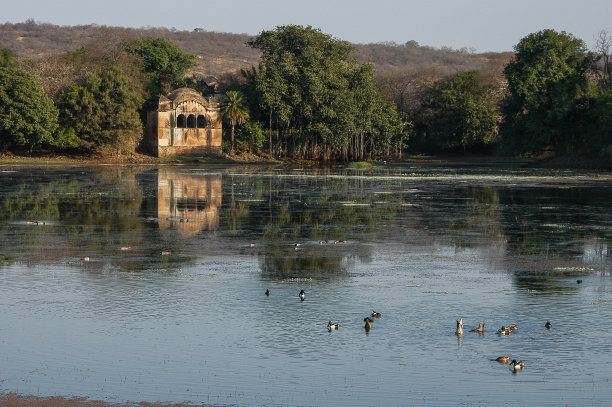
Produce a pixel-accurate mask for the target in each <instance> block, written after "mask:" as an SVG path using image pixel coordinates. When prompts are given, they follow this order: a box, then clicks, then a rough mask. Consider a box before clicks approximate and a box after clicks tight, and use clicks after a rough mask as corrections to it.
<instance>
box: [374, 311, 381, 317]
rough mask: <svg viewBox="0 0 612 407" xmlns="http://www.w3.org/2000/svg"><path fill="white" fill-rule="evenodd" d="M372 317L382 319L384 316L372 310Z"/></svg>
mask: <svg viewBox="0 0 612 407" xmlns="http://www.w3.org/2000/svg"><path fill="white" fill-rule="evenodd" d="M372 317H373V318H380V317H382V314H381V313H380V312H376V311H374V310H372Z"/></svg>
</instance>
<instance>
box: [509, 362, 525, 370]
mask: <svg viewBox="0 0 612 407" xmlns="http://www.w3.org/2000/svg"><path fill="white" fill-rule="evenodd" d="M509 367H510V370H511V371H512V372H513V373H514V372H516V371H517V370H523V367H525V364H524V363H523V362H521V361H519V362H517V361H516V359H512V361H511V362H510V366H509Z"/></svg>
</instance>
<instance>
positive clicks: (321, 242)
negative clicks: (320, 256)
mask: <svg viewBox="0 0 612 407" xmlns="http://www.w3.org/2000/svg"><path fill="white" fill-rule="evenodd" d="M319 243H320V244H327V240H321V241H320V242H319Z"/></svg>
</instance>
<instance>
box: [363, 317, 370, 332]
mask: <svg viewBox="0 0 612 407" xmlns="http://www.w3.org/2000/svg"><path fill="white" fill-rule="evenodd" d="M363 320H364V322H365V326H364V328H365V330H366V332H370V329H372V319H370V318H368V317H365V318H364V319H363Z"/></svg>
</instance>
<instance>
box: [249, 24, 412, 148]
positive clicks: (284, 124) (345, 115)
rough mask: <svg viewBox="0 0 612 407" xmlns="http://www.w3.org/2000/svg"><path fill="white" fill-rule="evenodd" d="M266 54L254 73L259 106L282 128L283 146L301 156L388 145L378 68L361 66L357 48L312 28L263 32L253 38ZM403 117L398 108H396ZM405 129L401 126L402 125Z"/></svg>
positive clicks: (253, 43)
mask: <svg viewBox="0 0 612 407" xmlns="http://www.w3.org/2000/svg"><path fill="white" fill-rule="evenodd" d="M248 44H249V45H250V46H251V47H253V48H256V49H259V50H260V51H261V53H262V55H261V63H260V69H259V72H257V73H256V74H255V75H253V76H254V81H255V88H256V90H257V92H258V93H257V94H258V98H259V106H260V108H261V109H262V111H263V112H266V114H264V115H262V116H264V117H265V116H267V118H268V122H269V131H270V144H271V145H272V131H271V130H272V127H273V126H274V127H275V128H276V130H277V133H278V136H279V137H278V140H277V151H280V152H285V153H287V154H292V155H294V156H296V157H298V158H321V157H322V158H324V159H331V158H340V159H349V158H360V157H363V156H364V155H365V154H366V152H365V150H366V145H367V146H369V148H370V149H369V153H370V154H372V153H374V152H376V151H380V149H381V148H384V147H383V145H384V143H381V138H380V135H381V134H382V133H381V132H380V129H379V128H377V127H376V126H374V123H375V122H377V121H378V122H380V117H379V118H375V117H373V116H372V115H373V114H375V113H381V114H382V112H383V111H384V112H385V113H386V114H390V115H393V111H394V110H393V109H391V110H389V109H379V108H377V106H379V105H381V106H382V98H381V96H380V91H379V89H378V87H377V86H376V84H375V82H374V80H373V70H372V68H371V67H368V66H357V64H356V62H355V61H354V60H353V59H352V58H351V57H350V54H351V52H352V50H353V47H352V46H351V45H350V44H349V43H348V42H346V41H340V40H337V39H334V38H332V37H331V36H330V35H327V34H324V33H322V32H321V31H320V30H318V29H314V28H312V27H302V26H297V25H287V26H281V27H277V28H276V29H275V30H274V31H263V32H261V33H260V35H259V36H258V37H257V38H255V39H254V40H253V41H250V42H249V43H248ZM395 116H397V113H395ZM396 129H399V130H398V131H399V132H400V133H401V130H402V129H401V128H399V127H397V128H396Z"/></svg>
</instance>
